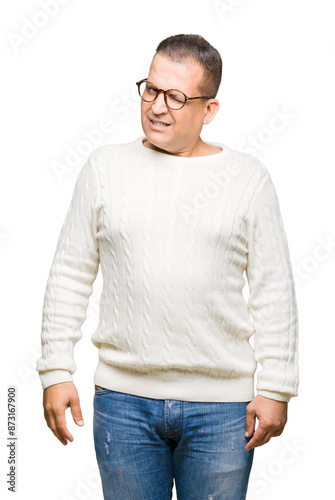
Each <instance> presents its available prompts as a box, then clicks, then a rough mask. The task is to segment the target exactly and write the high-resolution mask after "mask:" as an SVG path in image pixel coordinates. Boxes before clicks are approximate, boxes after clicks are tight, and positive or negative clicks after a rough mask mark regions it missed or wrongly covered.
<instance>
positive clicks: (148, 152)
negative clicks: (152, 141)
mask: <svg viewBox="0 0 335 500" xmlns="http://www.w3.org/2000/svg"><path fill="white" fill-rule="evenodd" d="M144 139H146V136H145V135H142V136H140V137H138V138H137V139H136V141H135V144H136V146H137V148H138V149H139V150H140V152H141V153H142V154H143V155H145V156H147V157H148V158H152V159H156V160H157V159H158V158H159V159H164V161H169V162H171V163H172V162H173V163H179V162H183V163H203V162H204V161H206V163H207V162H211V161H217V160H220V159H221V158H222V157H223V156H224V155H225V154H226V152H227V146H225V145H224V144H222V143H220V142H209V141H207V144H210V145H211V146H216V147H219V148H221V149H222V151H220V152H219V153H215V154H212V155H202V156H175V155H170V154H168V153H162V152H160V151H156V150H155V149H151V148H147V147H146V146H144V144H143V140H144Z"/></svg>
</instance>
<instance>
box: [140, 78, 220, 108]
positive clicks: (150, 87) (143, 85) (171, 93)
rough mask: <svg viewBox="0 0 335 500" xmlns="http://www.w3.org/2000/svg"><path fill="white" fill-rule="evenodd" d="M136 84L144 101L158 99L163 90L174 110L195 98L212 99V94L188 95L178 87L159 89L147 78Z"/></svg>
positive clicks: (167, 102) (169, 105)
mask: <svg viewBox="0 0 335 500" xmlns="http://www.w3.org/2000/svg"><path fill="white" fill-rule="evenodd" d="M136 85H137V87H138V93H139V95H140V97H141V99H142V100H143V101H145V102H153V101H154V100H155V99H157V96H158V94H160V93H161V92H163V94H164V101H165V104H166V105H167V107H168V108H170V109H174V110H177V109H181V108H182V107H184V106H185V104H186V101H192V100H193V99H212V97H210V96H201V97H187V95H185V94H184V92H182V91H181V90H177V89H169V90H163V89H158V88H157V87H156V86H155V85H154V84H153V83H151V82H148V79H147V78H144V79H143V80H140V81H139V82H136Z"/></svg>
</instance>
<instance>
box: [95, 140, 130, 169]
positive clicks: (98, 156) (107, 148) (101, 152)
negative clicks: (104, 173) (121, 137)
mask: <svg viewBox="0 0 335 500" xmlns="http://www.w3.org/2000/svg"><path fill="white" fill-rule="evenodd" d="M135 143H136V141H132V142H127V143H119V144H105V145H104V146H100V147H99V148H97V149H95V150H94V151H93V152H92V153H91V155H90V160H91V161H92V163H95V164H98V163H100V164H101V163H104V162H106V161H107V162H108V163H109V162H110V161H115V160H118V159H121V158H122V157H123V156H124V155H127V156H128V157H129V155H130V154H132V152H133V150H134V147H135Z"/></svg>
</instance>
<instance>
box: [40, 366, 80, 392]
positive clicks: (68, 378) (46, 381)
mask: <svg viewBox="0 0 335 500" xmlns="http://www.w3.org/2000/svg"><path fill="white" fill-rule="evenodd" d="M38 373H39V376H40V380H41V384H42V387H43V389H46V388H47V387H49V386H50V385H55V384H60V383H62V382H73V378H72V375H71V373H70V372H69V371H68V370H47V371H40V372H38Z"/></svg>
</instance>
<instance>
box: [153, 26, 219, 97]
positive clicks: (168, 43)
mask: <svg viewBox="0 0 335 500" xmlns="http://www.w3.org/2000/svg"><path fill="white" fill-rule="evenodd" d="M158 52H161V53H162V54H164V55H166V56H168V57H170V59H172V60H173V61H176V62H184V61H194V62H195V63H197V64H199V65H200V66H202V68H203V70H204V78H203V81H202V83H201V84H200V85H199V91H200V92H201V95H208V96H211V97H213V98H214V97H215V96H216V94H217V92H218V90H219V87H220V83H221V78H222V59H221V56H220V54H219V52H218V51H217V50H216V49H215V48H214V47H213V46H212V45H211V44H210V43H209V42H207V40H205V39H204V38H203V37H202V36H201V35H174V36H169V37H168V38H165V40H162V41H161V42H160V43H159V45H158V46H157V49H156V54H157V53H158ZM156 54H155V55H156Z"/></svg>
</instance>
